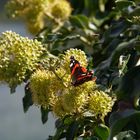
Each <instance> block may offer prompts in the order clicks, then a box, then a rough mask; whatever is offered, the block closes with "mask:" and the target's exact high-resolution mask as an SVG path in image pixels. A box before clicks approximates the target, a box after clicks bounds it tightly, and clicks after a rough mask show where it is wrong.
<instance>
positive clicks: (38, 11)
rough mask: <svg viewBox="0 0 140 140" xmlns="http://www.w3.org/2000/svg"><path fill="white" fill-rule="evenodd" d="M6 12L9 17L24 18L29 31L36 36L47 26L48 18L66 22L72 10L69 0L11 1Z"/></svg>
mask: <svg viewBox="0 0 140 140" xmlns="http://www.w3.org/2000/svg"><path fill="white" fill-rule="evenodd" d="M6 10H7V14H8V16H9V17H12V18H23V19H24V20H25V23H26V25H27V28H28V30H29V31H30V32H31V33H32V34H36V33H38V32H39V31H40V30H41V29H42V28H43V27H44V26H45V22H46V20H48V17H49V18H51V19H52V20H54V21H56V20H59V21H64V20H66V19H67V18H68V17H69V16H70V14H71V11H72V8H71V6H70V4H69V2H68V1H67V0H59V1H58V0H10V1H8V3H7V4H6Z"/></svg>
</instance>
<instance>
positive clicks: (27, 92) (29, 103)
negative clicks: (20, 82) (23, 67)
mask: <svg viewBox="0 0 140 140" xmlns="http://www.w3.org/2000/svg"><path fill="white" fill-rule="evenodd" d="M22 102H23V110H24V112H27V111H28V109H29V107H30V106H32V105H33V101H32V93H31V91H30V88H29V84H27V85H26V87H25V96H24V97H23V99H22Z"/></svg>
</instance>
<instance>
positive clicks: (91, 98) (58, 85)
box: [31, 49, 114, 120]
mask: <svg viewBox="0 0 140 140" xmlns="http://www.w3.org/2000/svg"><path fill="white" fill-rule="evenodd" d="M70 56H74V57H75V59H77V60H78V61H79V62H80V63H81V65H82V66H84V67H86V66H87V59H86V55H85V53H84V52H83V51H81V50H78V49H70V50H68V51H66V52H65V54H64V55H63V57H62V58H61V59H59V58H57V59H56V60H55V58H54V59H53V60H52V61H51V62H50V60H49V59H48V61H49V62H48V63H46V64H47V65H48V69H47V70H43V71H40V70H39V71H36V73H34V74H33V76H32V77H31V90H32V94H33V100H34V102H35V103H36V104H38V105H42V106H44V107H46V106H48V105H50V106H51V108H52V112H53V113H54V114H55V115H56V116H57V117H60V118H63V117H65V116H66V115H74V116H77V117H79V116H84V113H85V112H87V111H89V112H91V113H92V114H93V115H94V116H95V118H97V117H100V119H102V120H103V119H104V117H105V115H107V113H108V112H110V111H111V109H112V106H113V104H114V100H113V99H112V98H111V97H110V96H109V95H108V94H106V93H104V92H103V91H100V90H99V89H98V87H97V85H96V83H95V82H94V81H88V82H85V83H83V84H81V85H79V86H77V87H74V86H72V85H71V78H70V67H69V64H70ZM58 59H59V60H58ZM55 68H56V69H55Z"/></svg>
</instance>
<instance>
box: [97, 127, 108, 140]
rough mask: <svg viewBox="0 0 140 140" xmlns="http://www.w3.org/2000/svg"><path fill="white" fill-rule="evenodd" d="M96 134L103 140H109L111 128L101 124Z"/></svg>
mask: <svg viewBox="0 0 140 140" xmlns="http://www.w3.org/2000/svg"><path fill="white" fill-rule="evenodd" d="M95 133H96V135H97V136H98V137H100V138H101V140H107V138H108V136H109V128H108V127H107V126H105V125H103V124H100V125H98V126H96V127H95Z"/></svg>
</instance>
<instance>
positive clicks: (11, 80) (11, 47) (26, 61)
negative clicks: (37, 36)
mask: <svg viewBox="0 0 140 140" xmlns="http://www.w3.org/2000/svg"><path fill="white" fill-rule="evenodd" d="M43 50H44V49H43V46H42V45H41V43H40V42H38V41H37V40H32V39H28V38H26V37H22V36H20V35H19V34H16V33H15V32H12V31H6V32H3V33H2V35H1V36H0V81H4V82H6V83H8V84H9V86H10V87H12V86H17V85H18V84H21V83H22V82H23V80H24V79H25V78H26V76H27V75H28V74H29V73H31V72H32V71H33V70H34V69H35V68H36V65H37V63H38V59H39V57H40V56H41V54H42V53H43Z"/></svg>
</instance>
